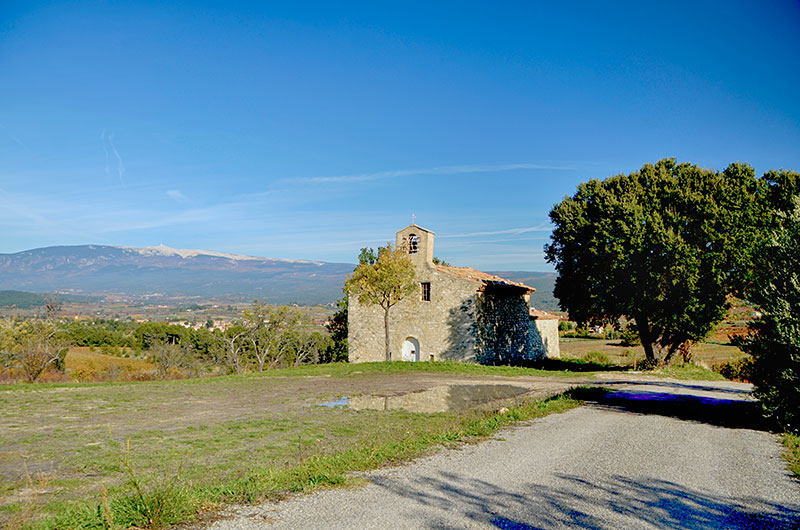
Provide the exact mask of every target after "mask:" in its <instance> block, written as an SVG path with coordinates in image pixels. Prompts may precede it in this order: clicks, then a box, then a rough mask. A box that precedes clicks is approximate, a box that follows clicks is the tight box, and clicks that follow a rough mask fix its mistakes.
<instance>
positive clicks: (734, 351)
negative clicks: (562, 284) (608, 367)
mask: <svg viewBox="0 0 800 530" xmlns="http://www.w3.org/2000/svg"><path fill="white" fill-rule="evenodd" d="M560 345H561V356H562V357H565V358H572V359H582V360H587V361H594V362H603V361H605V362H608V363H610V364H614V365H620V366H632V365H633V364H634V361H636V362H637V363H639V362H641V361H642V360H643V359H644V350H643V349H642V347H641V346H627V347H626V346H620V345H619V340H605V339H579V338H568V337H562V338H561V339H560ZM744 356H745V353H744V352H742V351H741V350H740V349H739V348H737V347H736V346H733V345H731V344H727V343H717V342H701V343H699V344H695V345H694V347H693V348H692V360H693V362H694V363H696V364H699V365H701V366H704V367H706V368H710V367H711V366H713V365H715V364H718V363H722V362H725V361H728V360H733V359H738V358H741V357H744Z"/></svg>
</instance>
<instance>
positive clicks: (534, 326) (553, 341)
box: [531, 318, 561, 359]
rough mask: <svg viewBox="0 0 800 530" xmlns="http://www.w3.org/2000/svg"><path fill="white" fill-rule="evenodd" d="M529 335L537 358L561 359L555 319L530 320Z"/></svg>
mask: <svg viewBox="0 0 800 530" xmlns="http://www.w3.org/2000/svg"><path fill="white" fill-rule="evenodd" d="M531 335H532V336H533V337H534V342H535V347H536V351H537V354H538V357H539V358H548V359H560V358H561V347H560V345H559V342H558V320H557V319H541V318H537V319H531Z"/></svg>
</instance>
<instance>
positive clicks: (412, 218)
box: [411, 213, 417, 225]
mask: <svg viewBox="0 0 800 530" xmlns="http://www.w3.org/2000/svg"><path fill="white" fill-rule="evenodd" d="M416 218H417V216H416V215H414V214H413V213H412V214H411V224H412V225H413V224H414V220H415V219H416Z"/></svg>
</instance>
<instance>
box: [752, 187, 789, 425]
mask: <svg viewBox="0 0 800 530" xmlns="http://www.w3.org/2000/svg"><path fill="white" fill-rule="evenodd" d="M799 180H800V177H799ZM760 257H761V259H762V260H763V261H762V262H761V263H760V264H759V265H760V267H759V271H758V275H757V279H756V289H754V291H753V293H752V294H751V296H750V298H751V299H752V300H753V302H755V304H756V306H757V307H758V308H759V310H760V311H761V314H762V315H761V317H760V318H759V319H758V320H756V321H754V322H753V323H751V324H750V333H749V335H748V336H747V337H746V338H745V339H744V340H743V341H742V343H741V346H740V347H741V349H742V350H744V351H745V352H746V353H749V354H750V355H752V357H753V364H752V370H751V375H752V378H751V381H752V382H753V384H755V387H756V389H755V395H756V397H757V398H758V399H759V400H760V401H761V404H762V405H763V407H764V411H765V413H766V414H767V415H768V416H770V417H772V418H774V419H775V420H777V422H778V423H779V424H780V425H781V426H782V427H783V428H784V429H785V430H787V431H790V432H794V433H798V434H800V200H796V201H795V210H794V212H793V213H791V214H788V215H787V217H786V218H785V219H784V220H783V226H782V227H781V229H780V230H779V231H778V232H777V233H776V235H775V238H774V241H773V242H772V243H771V244H770V245H768V246H767V247H766V248H765V249H764V251H763V252H762V253H761V254H760Z"/></svg>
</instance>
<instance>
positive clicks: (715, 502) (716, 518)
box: [373, 473, 800, 530]
mask: <svg viewBox="0 0 800 530" xmlns="http://www.w3.org/2000/svg"><path fill="white" fill-rule="evenodd" d="M373 480H374V482H375V484H377V485H378V486H380V487H382V488H386V489H387V490H389V491H392V492H394V493H395V494H397V495H399V496H402V497H404V498H405V499H407V503H406V505H405V508H409V509H412V510H413V509H414V505H415V504H416V505H418V507H419V506H420V505H421V506H425V507H429V508H434V510H433V511H434V512H438V513H441V515H440V516H438V517H437V516H434V517H433V518H432V519H429V520H428V524H427V525H426V526H427V528H443V527H451V526H452V524H453V520H452V514H454V513H455V514H464V515H466V516H467V517H468V518H470V519H472V520H474V521H476V522H480V523H484V524H487V525H491V526H493V527H496V528H500V529H504V530H544V529H552V528H578V529H585V530H586V529H591V530H600V529H609V528H667V529H693V530H718V529H727V528H730V529H734V528H735V529H745V530H766V529H770V530H789V529H796V528H798V525H800V506H798V505H794V504H793V505H784V504H777V503H771V502H766V501H764V500H762V499H759V498H755V497H747V496H740V497H735V496H730V497H721V496H718V495H715V494H711V493H708V492H703V491H700V490H697V489H691V488H687V487H685V486H683V485H680V484H676V483H673V482H669V481H665V480H661V479H657V478H652V477H641V478H638V479H631V478H626V477H622V476H618V475H612V476H607V477H605V478H602V479H600V480H594V481H590V480H586V479H583V478H580V477H578V476H575V475H569V474H556V475H555V476H554V480H553V481H552V482H551V483H549V484H537V483H533V482H532V483H528V484H522V485H520V486H519V488H517V491H516V492H511V491H507V490H505V489H503V488H500V487H498V486H496V485H495V484H493V483H490V482H486V481H483V480H474V479H469V478H467V477H463V476H461V475H459V474H456V473H437V474H436V475H435V476H419V477H418V478H416V479H414V480H413V481H412V484H411V485H410V487H409V483H408V481H406V480H397V479H393V478H391V477H377V478H375V479H373ZM432 491H433V493H431V492H432Z"/></svg>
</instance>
